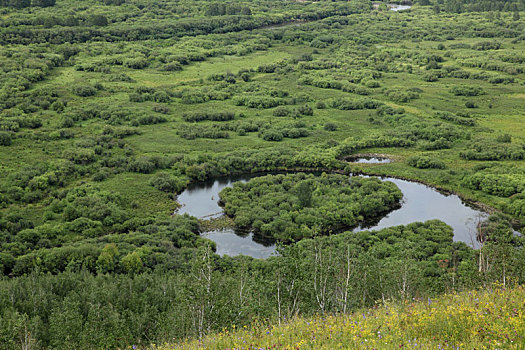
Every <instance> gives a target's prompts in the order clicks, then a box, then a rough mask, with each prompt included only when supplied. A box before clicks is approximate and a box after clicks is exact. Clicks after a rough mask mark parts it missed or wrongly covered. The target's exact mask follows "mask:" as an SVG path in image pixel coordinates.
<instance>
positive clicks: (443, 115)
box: [436, 112, 476, 126]
mask: <svg viewBox="0 0 525 350" xmlns="http://www.w3.org/2000/svg"><path fill="white" fill-rule="evenodd" d="M436 117H438V118H439V119H443V120H446V121H448V122H451V123H454V124H458V125H465V126H474V125H476V121H475V120H474V119H472V118H471V117H469V116H468V117H463V116H458V115H455V114H453V113H450V112H437V113H436Z"/></svg>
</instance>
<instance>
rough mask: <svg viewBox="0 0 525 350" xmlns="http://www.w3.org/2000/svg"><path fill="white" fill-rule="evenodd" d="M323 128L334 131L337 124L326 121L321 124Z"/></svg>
mask: <svg viewBox="0 0 525 350" xmlns="http://www.w3.org/2000/svg"><path fill="white" fill-rule="evenodd" d="M323 129H325V130H326V131H336V130H337V125H336V124H334V123H326V124H325V125H324V126H323Z"/></svg>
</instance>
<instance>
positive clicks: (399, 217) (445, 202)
mask: <svg viewBox="0 0 525 350" xmlns="http://www.w3.org/2000/svg"><path fill="white" fill-rule="evenodd" d="M256 176H261V175H260V174H259V175H252V176H250V175H244V176H233V177H229V178H222V179H216V180H212V181H208V182H200V183H194V184H191V185H190V186H189V187H188V188H187V189H186V190H185V191H184V192H182V193H181V194H180V195H179V197H178V202H179V203H180V204H181V205H182V207H181V208H180V209H179V210H178V211H177V213H178V214H185V213H187V214H189V215H192V216H195V217H197V218H200V219H206V218H212V217H219V216H221V215H223V212H222V208H221V207H220V206H219V204H218V201H219V192H220V191H221V190H222V189H223V188H225V187H230V186H232V185H233V183H235V182H237V181H243V182H246V181H248V180H249V179H251V178H253V177H256ZM354 176H363V175H354ZM381 180H382V181H391V182H393V183H395V184H396V186H397V187H399V189H400V190H401V192H403V200H402V202H401V208H399V209H396V210H394V211H392V212H390V213H389V214H388V215H386V216H384V217H383V218H381V219H380V220H379V221H377V222H374V223H368V224H367V225H363V226H361V227H358V228H356V229H354V231H363V230H370V231H373V230H380V229H383V228H387V227H392V226H398V225H407V224H410V223H413V222H418V221H420V222H422V221H427V220H432V219H438V220H441V221H443V222H445V223H446V224H448V225H449V226H451V227H452V228H453V229H454V240H455V241H461V242H465V243H467V244H468V245H470V246H473V247H477V242H476V227H477V225H478V223H479V221H480V220H483V219H484V218H486V217H487V216H488V214H487V213H485V212H483V211H480V210H477V209H474V208H472V207H470V206H469V205H467V204H466V203H465V202H463V201H462V200H461V198H459V197H458V196H456V195H448V194H443V193H441V192H439V191H437V190H435V189H434V188H432V187H429V186H426V185H423V184H420V183H417V182H413V181H407V180H400V179H396V178H391V177H383V178H381ZM202 236H204V237H207V238H209V239H211V240H212V241H214V242H215V243H216V246H217V253H218V254H220V255H230V256H235V255H240V254H244V255H249V256H252V257H254V258H267V257H269V256H270V255H272V254H274V253H275V248H276V247H275V245H274V244H273V242H271V241H265V240H264V239H262V238H261V237H257V235H255V236H254V234H252V233H248V234H245V233H236V232H235V230H233V229H223V230H219V231H211V232H204V233H203V234H202Z"/></svg>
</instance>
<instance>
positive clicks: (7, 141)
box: [0, 132, 12, 146]
mask: <svg viewBox="0 0 525 350" xmlns="http://www.w3.org/2000/svg"><path fill="white" fill-rule="evenodd" d="M11 142H12V141H11V135H10V134H9V133H7V132H0V146H10V145H11Z"/></svg>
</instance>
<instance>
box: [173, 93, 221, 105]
mask: <svg viewBox="0 0 525 350" xmlns="http://www.w3.org/2000/svg"><path fill="white" fill-rule="evenodd" d="M178 96H179V97H180V101H181V102H182V103H184V104H198V103H204V102H208V101H224V100H227V99H229V98H230V97H231V94H230V93H228V92H224V91H219V90H212V89H191V90H184V91H182V92H181V93H180V94H178Z"/></svg>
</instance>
